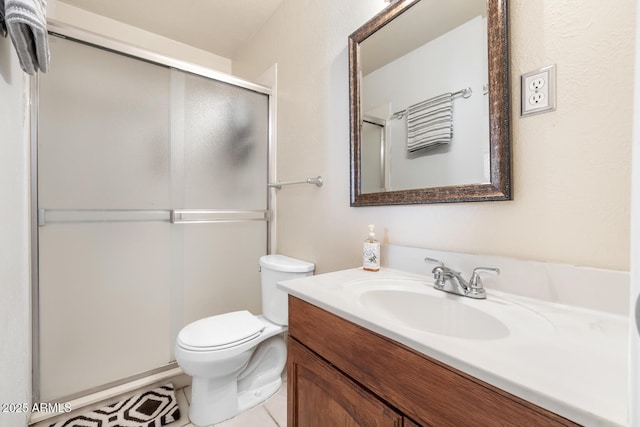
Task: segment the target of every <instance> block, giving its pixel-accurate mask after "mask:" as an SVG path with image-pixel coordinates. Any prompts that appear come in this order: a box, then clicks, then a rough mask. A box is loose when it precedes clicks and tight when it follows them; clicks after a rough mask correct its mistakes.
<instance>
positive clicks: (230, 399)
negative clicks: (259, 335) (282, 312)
mask: <svg viewBox="0 0 640 427" xmlns="http://www.w3.org/2000/svg"><path fill="white" fill-rule="evenodd" d="M286 354H287V351H286V345H285V342H284V339H283V337H282V336H279V335H278V336H272V337H271V338H268V339H266V340H265V341H263V342H262V343H260V344H259V345H258V346H257V348H256V350H255V352H254V353H253V355H252V357H251V358H250V359H249V360H248V361H247V362H246V364H245V366H244V367H243V368H242V370H241V371H240V372H235V373H232V374H230V375H225V376H223V377H215V378H206V377H201V376H194V377H193V380H192V387H191V406H190V408H189V418H190V419H191V422H192V423H193V424H194V425H196V426H199V427H204V426H210V425H212V424H217V423H220V422H222V421H225V420H227V419H229V418H232V417H234V416H236V415H238V414H239V413H241V412H243V411H245V410H247V409H250V408H252V407H254V406H257V405H259V404H260V403H262V402H264V401H265V400H266V399H268V398H269V397H271V396H272V395H273V394H275V393H276V392H277V391H278V390H279V389H280V387H281V386H282V378H281V374H282V371H283V370H284V367H285V363H286Z"/></svg>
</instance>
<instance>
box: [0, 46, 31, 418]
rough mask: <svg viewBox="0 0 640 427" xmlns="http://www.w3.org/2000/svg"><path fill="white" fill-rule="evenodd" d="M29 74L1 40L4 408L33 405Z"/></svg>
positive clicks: (0, 381)
mask: <svg viewBox="0 0 640 427" xmlns="http://www.w3.org/2000/svg"><path fill="white" fill-rule="evenodd" d="M24 76H25V74H24V73H23V72H22V69H21V68H20V64H19V63H18V57H17V56H16V54H15V53H14V51H13V46H12V45H11V41H10V40H9V39H8V38H2V37H0V101H1V102H0V403H29V402H30V400H31V380H30V378H31V376H30V373H31V358H30V354H31V328H30V315H29V313H30V311H29V307H30V304H31V302H30V299H29V298H30V284H29V265H30V264H29V258H30V253H29V142H28V138H27V134H26V132H25V123H26V121H25V119H26V110H25V108H26V103H25V100H26V96H25V82H26V79H25V78H24ZM0 425H2V426H3V427H4V426H7V427H23V426H25V425H26V415H25V414H24V413H19V412H12V413H0Z"/></svg>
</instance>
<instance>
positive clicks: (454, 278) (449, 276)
mask: <svg viewBox="0 0 640 427" xmlns="http://www.w3.org/2000/svg"><path fill="white" fill-rule="evenodd" d="M424 262H426V263H435V264H438V266H437V267H435V268H434V269H433V270H432V271H431V272H432V273H433V278H434V279H435V283H434V284H433V287H434V288H436V289H437V290H439V291H444V292H449V293H451V294H456V295H462V296H465V297H469V298H475V299H483V298H486V297H487V293H486V292H485V290H484V287H483V286H482V278H481V277H480V273H491V274H494V275H496V276H497V275H498V274H500V269H498V268H489V267H477V268H474V269H473V273H472V274H471V279H469V281H468V282H467V281H466V280H465V279H464V278H463V277H462V274H460V272H458V271H454V270H452V269H450V268H449V267H447V266H445V265H444V262H442V261H440V260H437V259H434V258H429V257H426V258H425V259H424Z"/></svg>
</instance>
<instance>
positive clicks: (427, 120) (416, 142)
mask: <svg viewBox="0 0 640 427" xmlns="http://www.w3.org/2000/svg"><path fill="white" fill-rule="evenodd" d="M452 100H453V96H452V94H451V93H445V94H443V95H440V96H436V97H434V98H431V99H427V100H426V101H422V102H420V103H418V104H415V105H412V106H410V107H408V108H407V110H406V113H407V151H409V152H415V151H418V150H421V149H423V148H427V147H432V146H434V145H439V144H448V143H450V142H451V138H452V136H453V103H452Z"/></svg>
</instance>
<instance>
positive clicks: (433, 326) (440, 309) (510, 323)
mask: <svg viewBox="0 0 640 427" xmlns="http://www.w3.org/2000/svg"><path fill="white" fill-rule="evenodd" d="M345 290H347V291H349V292H351V293H353V294H354V295H355V296H356V297H357V300H358V303H359V304H360V305H361V306H362V307H364V308H365V309H367V311H369V312H370V313H375V314H376V315H377V316H380V317H381V318H383V319H386V320H387V321H389V322H392V323H394V324H396V325H398V326H401V327H404V328H410V329H413V330H415V331H419V332H425V333H429V334H436V335H441V336H446V337H451V338H461V339H472V340H497V339H502V338H506V337H508V336H509V335H510V334H512V333H514V332H517V330H518V329H519V328H518V326H519V325H523V323H522V322H526V324H527V326H528V327H531V326H533V327H534V330H539V329H540V328H542V329H553V327H552V326H551V324H550V323H549V322H548V321H547V320H546V319H545V318H543V317H542V316H540V315H539V314H537V313H536V312H534V311H533V310H530V309H528V308H526V307H523V306H521V305H519V304H513V303H510V302H509V301H507V300H504V299H501V298H497V297H494V296H493V295H489V296H488V297H487V299H485V300H474V299H471V298H466V297H462V296H458V295H451V294H448V293H445V292H442V291H438V290H435V289H433V284H431V283H428V282H426V281H422V280H412V279H364V280H355V281H352V282H348V283H347V284H345ZM536 326H538V328H536Z"/></svg>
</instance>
